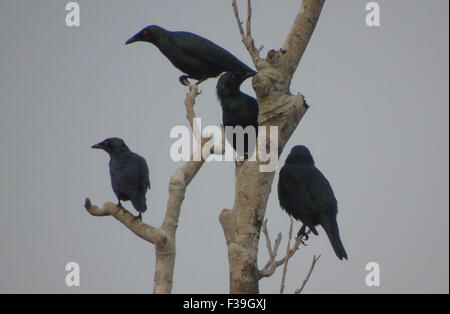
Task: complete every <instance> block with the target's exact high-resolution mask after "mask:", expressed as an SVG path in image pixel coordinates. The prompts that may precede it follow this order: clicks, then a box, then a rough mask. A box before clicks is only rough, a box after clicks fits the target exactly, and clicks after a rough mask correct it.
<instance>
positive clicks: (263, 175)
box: [220, 0, 325, 293]
mask: <svg viewBox="0 0 450 314" xmlns="http://www.w3.org/2000/svg"><path fill="white" fill-rule="evenodd" d="M324 2H325V0H304V1H303V3H302V5H301V7H300V11H299V13H298V15H297V17H296V19H295V22H294V25H293V26H292V28H291V31H290V33H289V35H288V37H287V39H286V41H285V43H284V45H283V47H282V49H280V50H278V51H275V50H271V51H270V52H269V53H268V55H267V58H266V59H264V60H263V59H261V58H260V57H259V53H260V50H257V49H256V47H255V44H254V41H253V38H252V35H251V2H250V0H249V1H248V15H247V25H246V26H247V27H246V31H244V29H243V27H242V25H241V21H240V18H239V14H238V10H237V5H236V1H235V0H233V7H234V10H235V14H236V17H237V19H238V26H239V28H240V31H241V34H242V37H243V42H244V44H245V46H246V47H247V49H248V51H249V53H250V55H251V56H252V59H253V62H254V64H255V66H256V68H257V70H258V74H257V75H256V76H255V77H254V78H253V88H254V90H255V92H256V96H257V100H258V104H259V111H260V113H259V118H258V121H259V125H260V126H266V127H267V128H269V126H277V127H278V132H279V134H278V154H281V153H282V151H283V149H284V146H285V145H286V143H287V141H288V140H289V138H290V137H291V135H292V133H293V132H294V130H295V129H296V127H297V125H298V123H299V122H300V120H301V119H302V117H303V115H304V114H305V112H306V110H307V105H306V102H305V101H304V98H303V96H302V95H301V94H299V95H297V96H293V95H292V94H291V93H290V83H291V81H292V77H293V75H294V73H295V71H296V69H297V66H298V64H299V62H300V59H301V57H302V55H303V53H304V51H305V49H306V46H307V44H308V42H309V40H310V38H311V35H312V33H313V31H314V28H315V26H316V23H317V21H318V19H319V15H320V12H321V10H322V7H323V5H324ZM267 150H269V147H267ZM261 164H262V163H261V162H260V161H259V160H257V162H245V163H244V164H242V165H240V166H237V167H236V170H235V202H234V206H233V209H231V210H229V209H224V210H223V211H222V213H221V215H220V222H221V225H222V228H223V231H224V233H225V238H226V243H227V247H228V261H229V271H230V292H231V293H259V280H260V279H261V276H260V271H259V270H258V263H257V257H258V244H259V238H260V233H261V226H262V223H263V220H264V216H265V212H266V205H267V200H268V198H269V194H270V192H271V187H272V183H273V179H274V175H275V172H269V173H267V172H261V171H260V165H261Z"/></svg>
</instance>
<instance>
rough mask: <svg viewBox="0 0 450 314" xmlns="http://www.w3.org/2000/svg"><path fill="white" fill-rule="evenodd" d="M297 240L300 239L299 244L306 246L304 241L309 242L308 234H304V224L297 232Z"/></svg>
mask: <svg viewBox="0 0 450 314" xmlns="http://www.w3.org/2000/svg"><path fill="white" fill-rule="evenodd" d="M297 238H300V239H301V244H303V245H304V246H306V244H305V241H308V240H309V235H308V233H306V225H305V224H303V226H302V227H301V228H300V230H299V231H298V233H297ZM303 239H304V240H303Z"/></svg>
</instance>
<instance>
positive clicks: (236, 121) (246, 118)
mask: <svg viewBox="0 0 450 314" xmlns="http://www.w3.org/2000/svg"><path fill="white" fill-rule="evenodd" d="M254 75H255V72H253V71H251V72H246V73H240V72H227V73H225V74H223V75H222V76H221V77H220V78H219V80H218V82H217V87H216V89H217V97H218V98H219V101H220V105H221V106H222V121H223V125H224V126H225V127H227V126H231V127H233V128H235V127H237V126H241V127H242V128H243V129H245V128H246V127H248V126H252V127H254V128H255V135H256V136H258V113H259V107H258V103H257V102H256V99H255V98H253V97H251V96H249V95H247V94H244V93H242V92H241V90H240V86H241V84H242V82H244V81H245V80H246V79H248V78H249V77H252V76H254ZM255 140H256V137H255ZM228 141H230V142H231V144H232V145H233V148H234V150H235V151H236V152H237V153H238V155H242V152H239V151H238V150H237V149H236V148H237V143H236V141H237V139H236V133H233V138H228ZM252 144H256V141H255V143H252ZM252 146H253V147H249V138H248V134H247V133H245V136H244V159H247V158H248V156H249V153H250V155H251V151H249V149H250V150H252V149H254V145H252Z"/></svg>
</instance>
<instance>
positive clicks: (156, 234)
mask: <svg viewBox="0 0 450 314" xmlns="http://www.w3.org/2000/svg"><path fill="white" fill-rule="evenodd" d="M84 208H86V210H87V211H88V212H89V213H90V214H91V215H92V216H98V217H104V216H113V217H114V218H116V219H117V220H118V221H120V222H121V223H122V224H123V225H125V227H127V228H128V229H130V230H131V231H133V233H134V234H136V235H137V236H138V237H140V238H142V239H144V240H146V241H148V242H151V243H154V244H155V243H158V242H162V241H163V240H164V237H163V235H162V234H161V232H160V230H159V229H157V228H154V227H152V226H149V225H147V224H145V223H143V222H142V221H140V220H138V219H136V218H135V217H134V216H133V214H131V213H130V212H129V211H127V210H126V209H124V208H121V207H119V206H117V205H116V204H113V203H105V204H104V205H103V207H102V208H99V207H97V206H95V205H92V204H91V201H90V199H88V198H87V199H86V202H85V204H84Z"/></svg>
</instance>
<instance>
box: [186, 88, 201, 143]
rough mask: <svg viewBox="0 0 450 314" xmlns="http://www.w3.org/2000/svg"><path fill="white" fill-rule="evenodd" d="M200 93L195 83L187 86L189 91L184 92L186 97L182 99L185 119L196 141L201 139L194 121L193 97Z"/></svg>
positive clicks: (198, 141)
mask: <svg viewBox="0 0 450 314" xmlns="http://www.w3.org/2000/svg"><path fill="white" fill-rule="evenodd" d="M200 94H201V93H200V92H199V91H198V86H197V85H196V84H194V85H190V86H189V93H187V94H186V99H185V100H184V106H185V107H186V119H187V120H188V122H189V124H190V126H191V129H192V133H193V134H194V138H195V140H196V141H197V143H200V141H201V130H200V128H199V127H198V125H197V123H196V122H195V117H196V115H195V111H194V105H195V98H196V97H197V96H198V95H200Z"/></svg>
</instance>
